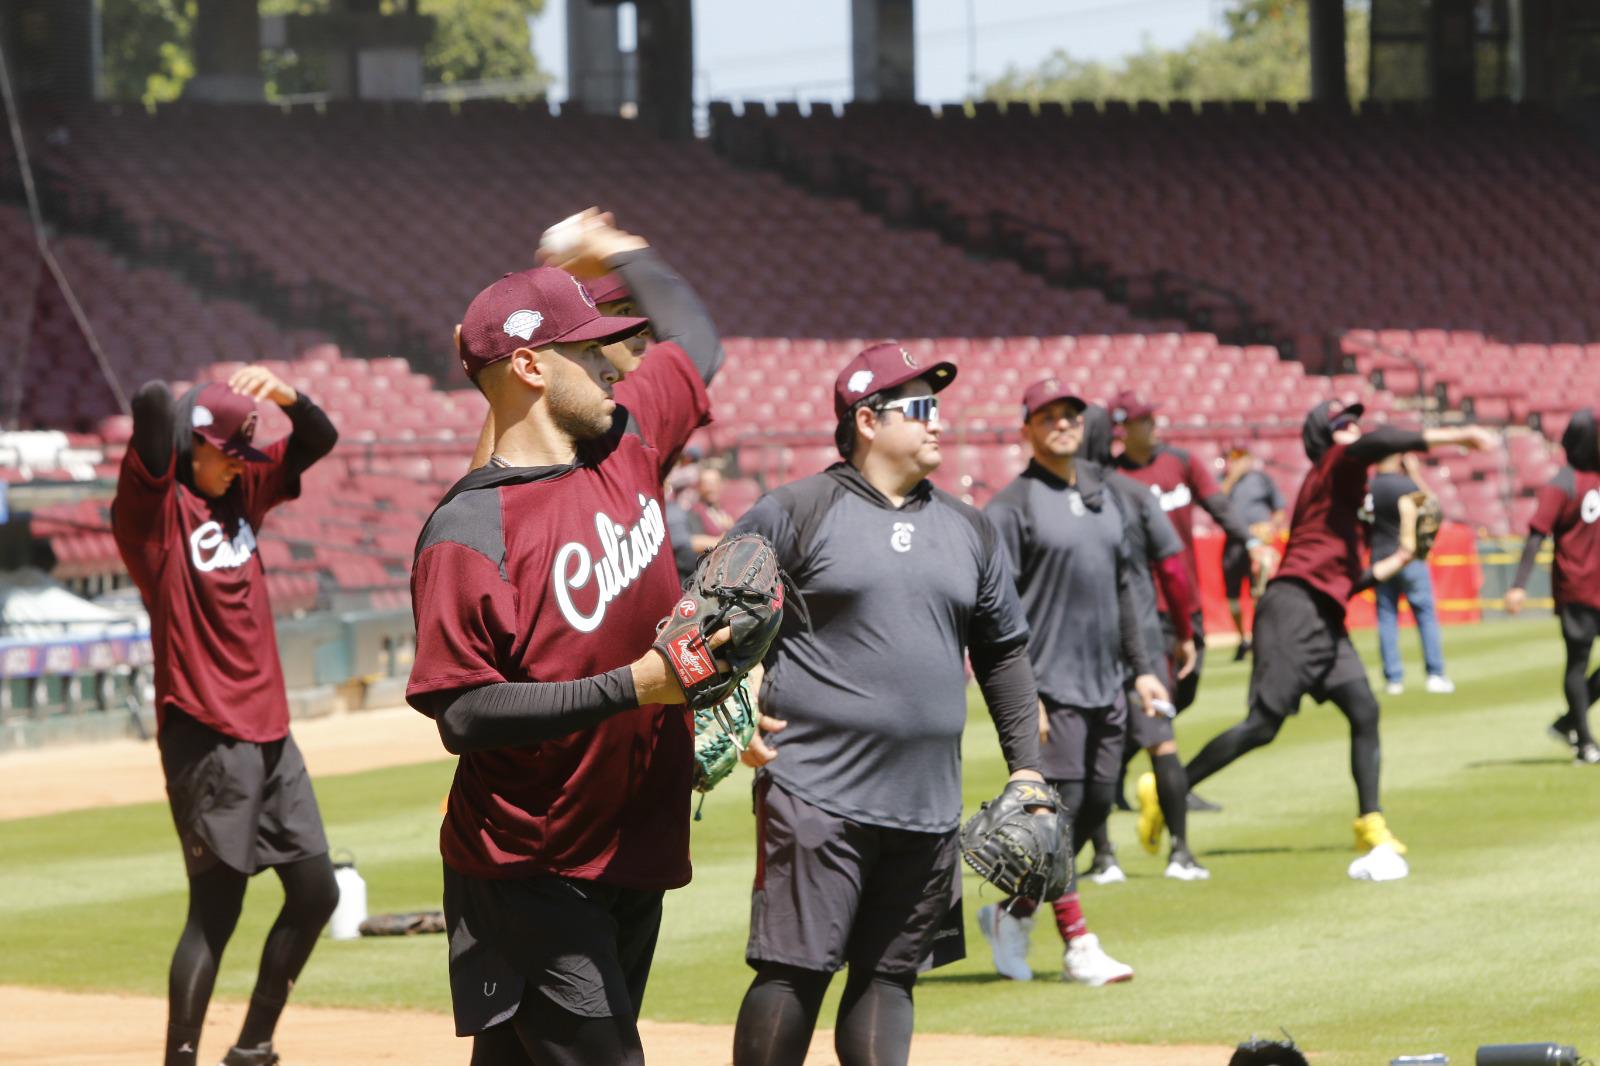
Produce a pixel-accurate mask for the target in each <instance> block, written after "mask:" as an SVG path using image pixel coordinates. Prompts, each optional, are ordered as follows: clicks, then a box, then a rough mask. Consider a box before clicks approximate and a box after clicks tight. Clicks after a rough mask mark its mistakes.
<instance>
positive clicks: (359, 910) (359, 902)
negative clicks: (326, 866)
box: [328, 851, 367, 940]
mask: <svg viewBox="0 0 1600 1066" xmlns="http://www.w3.org/2000/svg"><path fill="white" fill-rule="evenodd" d="M333 880H334V883H335V884H337V885H338V886H339V904H338V906H336V907H334V908H333V917H331V918H329V919H328V935H329V936H331V937H332V938H333V939H335V940H355V939H356V938H358V937H359V936H361V923H362V922H364V921H366V920H367V883H366V882H365V881H363V880H362V879H361V875H360V874H358V873H356V859H355V856H354V855H352V854H350V852H348V851H340V852H339V853H338V854H337V855H336V856H335V857H334V860H333Z"/></svg>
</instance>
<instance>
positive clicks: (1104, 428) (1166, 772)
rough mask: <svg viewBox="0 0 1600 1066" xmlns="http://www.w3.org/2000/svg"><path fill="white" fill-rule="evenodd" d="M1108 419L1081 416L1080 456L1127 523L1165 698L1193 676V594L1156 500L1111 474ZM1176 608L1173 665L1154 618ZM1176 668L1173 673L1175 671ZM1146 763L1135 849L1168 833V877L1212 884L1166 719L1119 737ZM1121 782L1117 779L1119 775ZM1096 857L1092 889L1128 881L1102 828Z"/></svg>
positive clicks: (1135, 726) (1139, 722)
mask: <svg viewBox="0 0 1600 1066" xmlns="http://www.w3.org/2000/svg"><path fill="white" fill-rule="evenodd" d="M1111 435H1112V430H1111V415H1110V414H1109V413H1108V412H1107V411H1106V409H1105V408H1104V407H1099V406H1095V405H1090V406H1089V407H1088V408H1087V409H1086V410H1085V411H1084V413H1083V446H1082V454H1083V456H1084V457H1085V458H1086V459H1088V460H1089V461H1090V462H1093V463H1096V464H1098V465H1099V466H1100V467H1101V468H1102V469H1104V470H1105V471H1106V486H1107V488H1109V489H1110V490H1111V491H1112V492H1114V493H1116V495H1117V499H1118V500H1119V501H1120V502H1121V504H1122V509H1123V514H1124V515H1126V516H1127V534H1126V536H1127V541H1128V567H1129V571H1130V574H1131V582H1130V589H1131V592H1132V595H1133V600H1134V605H1135V606H1134V610H1135V613H1136V616H1137V618H1138V622H1139V633H1140V637H1141V639H1142V641H1143V644H1144V647H1145V649H1146V650H1147V653H1148V654H1149V656H1150V669H1151V672H1152V673H1153V674H1155V676H1156V678H1157V680H1159V681H1160V682H1161V684H1162V685H1163V686H1164V687H1165V688H1167V689H1168V690H1169V691H1170V690H1171V688H1172V685H1173V675H1174V673H1176V675H1177V676H1178V677H1180V678H1181V677H1183V676H1185V675H1186V674H1187V673H1188V671H1190V670H1192V669H1194V665H1195V660H1196V658H1197V649H1196V648H1195V645H1194V635H1193V633H1192V632H1191V631H1190V629H1189V624H1190V619H1191V618H1192V616H1193V604H1194V596H1195V593H1194V590H1193V589H1192V588H1190V586H1189V568H1188V567H1187V566H1186V565H1185V564H1184V559H1183V541H1182V539H1180V538H1179V536H1178V531H1177V530H1175V529H1173V528H1172V522H1171V521H1169V520H1168V518H1167V516H1166V513H1165V512H1163V511H1162V510H1161V504H1160V503H1159V502H1157V500H1156V498H1155V495H1154V494H1153V493H1151V492H1150V491H1149V489H1148V488H1146V487H1145V486H1144V485H1143V484H1141V483H1140V482H1137V481H1135V480H1133V479H1132V478H1130V477H1128V476H1127V475H1126V474H1123V473H1122V472H1121V471H1118V470H1116V469H1115V468H1114V467H1113V466H1112V461H1111ZM1157 587H1159V588H1160V589H1161V594H1162V598H1163V599H1164V600H1165V601H1166V602H1167V603H1169V604H1173V605H1174V606H1173V609H1172V611H1171V612H1170V617H1171V619H1172V621H1173V625H1174V627H1175V628H1176V630H1177V638H1178V641H1179V643H1178V646H1177V647H1176V648H1174V649H1173V653H1174V654H1173V658H1174V659H1175V660H1176V663H1175V664H1174V663H1173V662H1171V661H1169V659H1168V656H1167V654H1166V648H1165V644H1164V641H1165V634H1164V632H1163V629H1162V626H1161V616H1160V614H1159V613H1158V612H1157V610H1156V589H1157ZM1174 665H1176V670H1174ZM1133 680H1134V677H1133V675H1132V674H1131V673H1130V674H1129V675H1128V685H1129V689H1128V692H1127V693H1126V699H1127V702H1128V705H1129V706H1130V707H1132V706H1135V705H1139V704H1140V702H1141V701H1140V700H1139V697H1138V693H1137V691H1136V690H1134V689H1133V688H1132V684H1133ZM1141 750H1142V751H1144V752H1146V753H1148V754H1149V756H1150V766H1151V771H1152V772H1150V773H1147V774H1144V775H1142V776H1141V777H1140V778H1139V787H1138V795H1139V801H1140V802H1139V808H1140V809H1139V815H1140V817H1139V842H1140V843H1141V844H1142V845H1143V846H1144V848H1145V850H1147V851H1149V852H1150V853H1151V854H1155V853H1156V851H1157V850H1158V849H1159V848H1160V843H1161V834H1162V832H1163V831H1164V830H1168V829H1170V830H1171V832H1172V850H1171V853H1170V855H1169V857H1168V860H1167V867H1166V876H1168V877H1170V878H1172V879H1173V880H1177V881H1204V880H1206V879H1207V878H1209V877H1210V876H1211V873H1210V871H1208V870H1207V869H1206V868H1205V867H1204V866H1201V865H1200V863H1199V862H1198V861H1197V860H1196V859H1195V857H1194V853H1193V852H1192V851H1191V850H1190V848H1189V844H1188V817H1189V808H1188V804H1187V803H1186V802H1185V801H1186V799H1187V797H1188V795H1189V779H1188V778H1187V777H1186V776H1185V775H1184V772H1183V760H1182V759H1180V758H1179V757H1178V743H1177V739H1176V738H1175V736H1174V735H1173V730H1172V719H1171V718H1169V717H1167V716H1166V715H1164V714H1155V715H1147V714H1129V715H1128V716H1127V730H1126V732H1125V734H1124V737H1123V757H1122V761H1123V766H1124V767H1126V765H1127V763H1128V761H1129V760H1130V759H1132V758H1133V756H1134V755H1136V754H1138V752H1140V751H1141ZM1118 776H1119V779H1120V776H1121V775H1120V774H1119V775H1118ZM1093 840H1094V850H1095V857H1094V863H1093V865H1091V866H1090V868H1089V874H1088V876H1089V879H1090V880H1092V881H1094V882H1096V883H1097V884H1116V883H1119V882H1122V881H1126V880H1127V875H1126V874H1125V873H1123V871H1122V867H1121V866H1119V865H1118V864H1117V859H1116V852H1115V851H1114V850H1113V849H1112V847H1111V839H1110V833H1109V832H1108V831H1107V827H1106V823H1105V822H1104V821H1102V822H1101V823H1100V825H1099V826H1098V827H1096V829H1095V830H1094V834H1093Z"/></svg>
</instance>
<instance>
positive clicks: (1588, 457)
mask: <svg viewBox="0 0 1600 1066" xmlns="http://www.w3.org/2000/svg"><path fill="white" fill-rule="evenodd" d="M1561 447H1562V448H1563V449H1564V450H1565V451H1566V453H1567V465H1568V466H1570V467H1572V469H1574V470H1585V471H1588V472H1589V473H1591V474H1596V473H1600V434H1597V433H1596V430H1595V422H1594V408H1592V407H1585V408H1584V409H1583V410H1581V411H1579V412H1578V413H1577V414H1575V415H1573V416H1572V421H1571V422H1568V423H1567V429H1566V432H1564V433H1562V434H1561Z"/></svg>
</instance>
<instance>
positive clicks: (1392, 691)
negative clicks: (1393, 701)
mask: <svg viewBox="0 0 1600 1066" xmlns="http://www.w3.org/2000/svg"><path fill="white" fill-rule="evenodd" d="M1405 690H1406V683H1405V682H1404V681H1391V682H1389V683H1388V684H1387V685H1385V686H1383V691H1385V692H1387V693H1388V694H1389V695H1391V696H1399V695H1403V694H1404V693H1405Z"/></svg>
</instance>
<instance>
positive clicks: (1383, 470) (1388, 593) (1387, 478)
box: [1367, 453, 1456, 696]
mask: <svg viewBox="0 0 1600 1066" xmlns="http://www.w3.org/2000/svg"><path fill="white" fill-rule="evenodd" d="M1374 469H1375V471H1376V473H1375V474H1374V476H1373V478H1372V487H1371V490H1370V491H1369V492H1368V494H1367V510H1368V511H1369V512H1370V513H1371V515H1372V529H1371V532H1372V557H1373V558H1374V559H1382V558H1384V557H1385V556H1388V555H1392V554H1393V553H1394V550H1395V548H1397V547H1398V546H1399V543H1400V527H1401V518H1400V501H1401V500H1402V499H1404V498H1406V497H1408V496H1411V495H1413V494H1414V493H1417V492H1426V491H1427V486H1426V484H1425V483H1424V482H1423V480H1422V466H1421V464H1420V463H1418V462H1417V457H1416V456H1415V455H1413V454H1411V453H1406V454H1404V455H1390V456H1386V457H1384V458H1383V459H1382V460H1381V461H1379V463H1378V464H1377V466H1376V467H1375V468H1374ZM1376 593H1377V600H1378V653H1379V655H1380V656H1381V657H1382V659H1383V679H1384V681H1385V683H1386V684H1385V688H1384V690H1385V691H1386V692H1387V693H1388V694H1389V695H1391V696H1398V695H1400V694H1401V693H1402V692H1404V691H1405V690H1406V686H1405V664H1404V663H1403V662H1402V661H1401V659H1400V597H1401V596H1404V597H1405V598H1406V602H1407V603H1409V604H1411V614H1412V616H1413V617H1414V618H1415V619H1416V620H1417V633H1418V635H1419V636H1421V638H1422V662H1423V665H1424V666H1425V667H1426V668H1427V671H1428V680H1427V682H1426V688H1427V690H1428V691H1429V692H1431V693H1433V694H1435V695H1442V696H1448V695H1449V694H1450V693H1452V692H1454V691H1455V690H1456V686H1455V684H1454V683H1453V682H1452V681H1451V680H1450V678H1449V677H1447V676H1446V675H1445V672H1444V645H1443V641H1442V640H1441V639H1440V635H1439V616H1438V614H1437V613H1436V612H1435V611H1434V609H1433V576H1432V574H1430V573H1429V571H1428V564H1427V562H1426V561H1424V560H1422V559H1413V560H1412V561H1411V562H1409V563H1407V564H1406V565H1405V566H1404V567H1403V568H1401V570H1400V572H1399V573H1398V574H1396V575H1395V576H1394V577H1392V578H1390V579H1389V580H1387V581H1383V582H1380V583H1379V584H1378V587H1377V589H1376Z"/></svg>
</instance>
